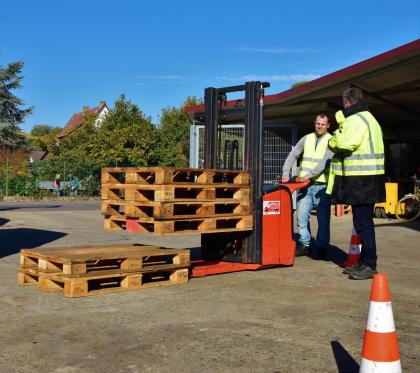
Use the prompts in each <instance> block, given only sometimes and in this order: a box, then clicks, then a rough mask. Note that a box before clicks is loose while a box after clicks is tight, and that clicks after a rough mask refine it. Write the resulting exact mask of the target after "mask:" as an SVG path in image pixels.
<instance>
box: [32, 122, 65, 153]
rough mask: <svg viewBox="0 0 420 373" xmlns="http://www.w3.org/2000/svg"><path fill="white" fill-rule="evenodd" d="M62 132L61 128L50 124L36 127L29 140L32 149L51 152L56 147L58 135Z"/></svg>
mask: <svg viewBox="0 0 420 373" xmlns="http://www.w3.org/2000/svg"><path fill="white" fill-rule="evenodd" d="M60 131H61V128H60V127H53V126H50V125H48V124H37V125H35V126H34V127H33V128H32V130H31V133H30V134H28V135H27V139H28V141H29V144H30V145H31V147H32V148H37V149H41V150H50V149H51V148H53V147H55V146H56V142H57V135H58V133H59V132H60Z"/></svg>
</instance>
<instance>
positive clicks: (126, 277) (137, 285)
mask: <svg viewBox="0 0 420 373" xmlns="http://www.w3.org/2000/svg"><path fill="white" fill-rule="evenodd" d="M49 281H50V283H54V284H55V286H57V287H60V288H64V295H65V296H66V297H72V298H75V297H84V296H90V295H98V294H107V293H113V292H117V291H128V290H138V289H143V288H148V287H155V286H168V285H179V284H183V283H186V282H188V269H186V268H183V269H170V270H165V271H159V272H151V273H119V274H115V275H106V276H101V277H84V278H82V277H80V278H77V279H74V278H66V277H56V278H54V279H50V280H49ZM53 286H54V285H51V284H50V290H48V291H53V290H55V289H54V288H53ZM43 290H44V289H43ZM57 290H59V289H58V288H57Z"/></svg>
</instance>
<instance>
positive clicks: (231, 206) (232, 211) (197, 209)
mask: <svg viewBox="0 0 420 373" xmlns="http://www.w3.org/2000/svg"><path fill="white" fill-rule="evenodd" d="M101 213H102V214H103V215H108V216H109V215H113V216H129V217H138V218H143V219H146V218H151V219H156V220H166V219H191V218H199V217H223V216H226V217H229V216H243V215H249V214H251V206H250V204H249V202H248V201H235V200H229V199H228V200H222V201H217V202H214V201H212V202H202V201H189V202H155V201H144V202H128V201H114V200H105V201H102V204H101Z"/></svg>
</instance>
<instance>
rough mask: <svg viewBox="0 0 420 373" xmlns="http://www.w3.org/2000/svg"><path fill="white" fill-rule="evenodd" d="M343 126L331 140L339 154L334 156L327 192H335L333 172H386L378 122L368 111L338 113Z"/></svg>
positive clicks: (351, 173) (332, 146) (355, 174)
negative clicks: (345, 116) (347, 115)
mask: <svg viewBox="0 0 420 373" xmlns="http://www.w3.org/2000/svg"><path fill="white" fill-rule="evenodd" d="M336 119H337V122H338V123H339V125H340V128H339V129H338V130H337V131H335V132H334V135H333V136H332V137H331V139H330V141H329V145H330V148H331V149H332V150H333V151H334V152H336V153H337V154H336V155H334V157H333V158H332V160H331V166H330V168H331V172H330V180H329V183H328V188H327V193H330V194H331V192H332V189H333V182H334V176H335V175H339V176H365V175H381V174H384V173H385V155H384V143H383V140H382V130H381V127H380V125H379V123H378V122H377V121H376V119H375V118H374V117H373V115H372V114H371V113H370V112H368V111H362V112H359V113H356V114H353V115H351V116H349V117H347V118H344V115H343V113H342V112H341V111H339V112H337V114H336Z"/></svg>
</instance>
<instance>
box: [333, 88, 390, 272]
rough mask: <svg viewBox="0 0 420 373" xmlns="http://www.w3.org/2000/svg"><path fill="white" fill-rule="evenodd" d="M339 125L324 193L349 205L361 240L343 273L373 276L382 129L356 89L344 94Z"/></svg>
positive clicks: (381, 184)
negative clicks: (356, 257)
mask: <svg viewBox="0 0 420 373" xmlns="http://www.w3.org/2000/svg"><path fill="white" fill-rule="evenodd" d="M342 98H343V107H344V109H343V110H342V111H339V112H338V113H336V119H337V122H338V124H339V128H338V130H336V131H335V132H334V134H333V136H332V137H331V139H330V140H329V147H330V149H331V150H332V151H333V152H334V153H335V155H334V157H333V159H332V160H331V172H330V177H329V182H328V189H327V193H329V194H331V200H332V202H334V203H340V204H347V205H351V207H352V214H353V225H354V229H355V230H356V232H357V234H358V235H359V236H360V238H361V241H362V250H361V254H360V261H359V262H358V263H356V264H355V265H354V266H353V267H350V268H345V269H344V271H343V273H345V274H347V275H349V278H350V279H353V280H365V279H369V278H372V277H373V275H374V274H375V273H376V261H377V256H376V240H375V227H374V224H373V206H374V204H375V203H376V202H383V201H385V167H384V164H385V157H384V143H383V139H382V130H381V127H380V125H379V123H378V122H377V121H376V119H375V118H374V116H373V115H372V114H371V113H370V112H369V110H368V107H367V105H366V104H365V103H364V100H363V93H362V91H361V90H360V89H359V88H349V89H347V90H345V91H344V93H343V97H342Z"/></svg>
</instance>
